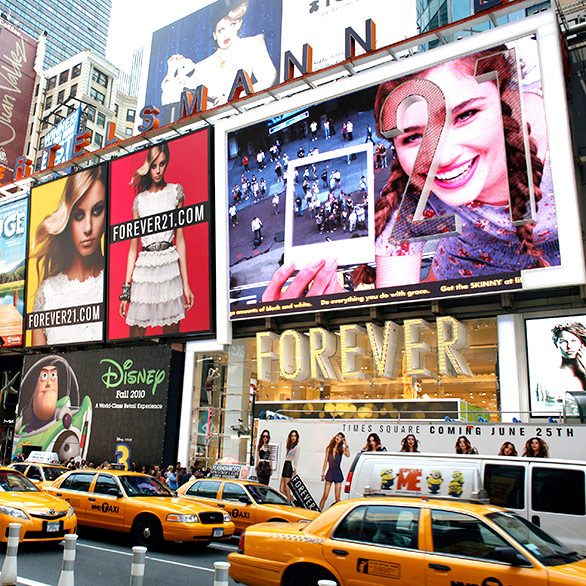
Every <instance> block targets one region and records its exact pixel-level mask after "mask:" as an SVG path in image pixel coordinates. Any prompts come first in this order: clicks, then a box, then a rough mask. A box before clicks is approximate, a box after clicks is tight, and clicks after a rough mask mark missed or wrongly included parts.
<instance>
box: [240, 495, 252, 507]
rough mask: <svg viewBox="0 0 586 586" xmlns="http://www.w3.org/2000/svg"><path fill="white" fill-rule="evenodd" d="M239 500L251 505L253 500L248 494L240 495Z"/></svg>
mask: <svg viewBox="0 0 586 586" xmlns="http://www.w3.org/2000/svg"><path fill="white" fill-rule="evenodd" d="M238 502H239V503H244V504H245V505H249V504H250V503H251V502H252V501H251V500H250V499H249V498H248V497H247V496H239V497H238Z"/></svg>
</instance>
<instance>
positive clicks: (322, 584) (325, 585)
mask: <svg viewBox="0 0 586 586" xmlns="http://www.w3.org/2000/svg"><path fill="white" fill-rule="evenodd" d="M317 586H338V583H337V582H334V581H333V580H318V581H317Z"/></svg>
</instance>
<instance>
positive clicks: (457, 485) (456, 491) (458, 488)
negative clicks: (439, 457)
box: [448, 470, 464, 496]
mask: <svg viewBox="0 0 586 586" xmlns="http://www.w3.org/2000/svg"><path fill="white" fill-rule="evenodd" d="M463 486H464V475H463V474H462V472H460V471H459V470H456V471H455V472H454V473H453V474H452V481H451V482H450V485H449V487H448V494H449V495H450V496H462V492H463V490H464V489H463Z"/></svg>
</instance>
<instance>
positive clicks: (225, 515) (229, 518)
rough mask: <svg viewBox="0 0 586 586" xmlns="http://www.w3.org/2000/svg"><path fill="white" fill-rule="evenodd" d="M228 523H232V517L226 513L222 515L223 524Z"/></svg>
mask: <svg viewBox="0 0 586 586" xmlns="http://www.w3.org/2000/svg"><path fill="white" fill-rule="evenodd" d="M230 521H232V517H230V515H228V513H224V523H229V522H230Z"/></svg>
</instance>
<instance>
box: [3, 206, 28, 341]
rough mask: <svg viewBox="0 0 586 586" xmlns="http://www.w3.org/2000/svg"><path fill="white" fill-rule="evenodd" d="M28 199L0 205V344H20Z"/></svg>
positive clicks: (22, 326) (22, 321)
mask: <svg viewBox="0 0 586 586" xmlns="http://www.w3.org/2000/svg"><path fill="white" fill-rule="evenodd" d="M27 211H28V200H27V199H26V198H20V199H17V200H13V201H10V202H6V203H4V204H2V205H0V338H1V339H0V346H1V347H2V348H10V347H13V346H21V345H22V334H23V328H24V319H23V315H24V277H25V257H26V229H27Z"/></svg>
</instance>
